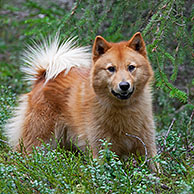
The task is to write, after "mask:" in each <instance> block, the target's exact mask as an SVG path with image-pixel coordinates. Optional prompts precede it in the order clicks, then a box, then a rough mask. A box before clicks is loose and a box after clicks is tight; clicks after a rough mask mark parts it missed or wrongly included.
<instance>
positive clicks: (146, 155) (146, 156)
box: [125, 133, 148, 168]
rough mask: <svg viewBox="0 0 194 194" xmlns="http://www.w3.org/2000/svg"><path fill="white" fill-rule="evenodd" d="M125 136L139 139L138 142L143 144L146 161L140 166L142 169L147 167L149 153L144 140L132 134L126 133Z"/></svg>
mask: <svg viewBox="0 0 194 194" xmlns="http://www.w3.org/2000/svg"><path fill="white" fill-rule="evenodd" d="M125 135H126V136H128V137H133V138H136V139H138V140H139V141H140V142H141V143H142V144H143V146H144V150H145V161H144V163H143V164H142V165H141V166H140V168H142V167H143V166H144V165H145V163H146V162H147V160H148V151H147V147H146V145H145V143H144V142H143V140H142V139H141V138H140V137H138V136H136V135H131V134H128V133H125Z"/></svg>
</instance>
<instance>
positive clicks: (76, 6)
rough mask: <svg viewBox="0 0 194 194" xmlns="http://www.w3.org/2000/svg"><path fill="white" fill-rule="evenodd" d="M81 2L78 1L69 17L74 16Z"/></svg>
mask: <svg viewBox="0 0 194 194" xmlns="http://www.w3.org/2000/svg"><path fill="white" fill-rule="evenodd" d="M80 2H81V0H79V2H78V3H77V4H76V5H75V6H74V7H73V9H72V12H71V16H72V15H74V13H75V11H76V9H77V8H78V5H79V4H80Z"/></svg>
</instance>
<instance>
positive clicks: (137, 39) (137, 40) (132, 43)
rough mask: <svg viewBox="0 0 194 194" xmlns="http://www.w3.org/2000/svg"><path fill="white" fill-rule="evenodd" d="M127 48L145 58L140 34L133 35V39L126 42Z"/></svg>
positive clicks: (144, 49)
mask: <svg viewBox="0 0 194 194" xmlns="http://www.w3.org/2000/svg"><path fill="white" fill-rule="evenodd" d="M128 46H129V47H130V48H132V49H133V50H135V51H137V52H138V53H140V54H141V55H143V56H144V57H147V52H146V46H145V42H144V40H143V38H142V35H141V33H140V32H137V33H135V34H134V35H133V37H132V38H131V39H130V40H129V41H128Z"/></svg>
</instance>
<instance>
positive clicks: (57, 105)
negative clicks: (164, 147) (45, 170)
mask: <svg viewBox="0 0 194 194" xmlns="http://www.w3.org/2000/svg"><path fill="white" fill-rule="evenodd" d="M46 47H49V45H46ZM55 47H59V48H58V50H57V49H55V50H56V51H55V52H56V53H57V52H59V50H60V48H61V47H60V46H59V45H55ZM70 47H71V46H70ZM71 49H74V47H73V48H71ZM31 50H33V52H34V53H35V55H32V56H31V58H30V59H31V61H30V63H31V64H30V65H31V66H33V65H34V64H33V63H34V62H33V60H34V59H35V58H36V56H37V55H38V54H37V53H38V52H40V50H41V49H40V48H39V49H37V50H35V51H34V49H31ZM43 50H44V48H42V50H41V52H40V53H39V55H40V56H39V57H40V58H41V53H43ZM67 50H68V49H67ZM60 52H61V50H60ZM65 52H67V51H64V52H62V53H63V55H64V56H62V58H61V59H60V60H59V62H57V65H58V63H61V61H63V57H64V58H65V59H66V60H68V59H69V58H68V57H67V55H65V54H64V53H65ZM81 52H83V56H86V57H85V61H86V63H90V60H91V59H89V58H88V56H89V55H88V51H85V50H84V49H81ZM48 53H49V52H48ZM28 54H29V52H28ZM44 54H45V53H44ZM49 55H50V54H49ZM56 56H58V55H57V54H56V55H55V57H53V59H55V58H57V57H56ZM76 56H78V57H77V58H76ZM46 57H47V54H45V55H44V58H46ZM71 57H72V59H71V60H70V59H69V61H68V63H70V62H71V61H73V60H77V61H76V63H75V64H77V63H79V59H80V58H82V53H79V55H76V54H75V57H74V53H73V52H72V53H71ZM75 58H76V59H75ZM86 58H87V59H86ZM27 61H29V60H28V59H27ZM35 62H37V61H35ZM73 62H74V61H73ZM73 62H72V63H73ZM83 62H84V61H83V60H82V63H83ZM64 63H65V62H64ZM59 65H60V64H59ZM130 65H131V68H132V70H129V69H128V68H129V66H130ZM47 66H49V65H45V66H44V67H43V66H41V64H39V65H38V66H36V68H35V72H36V73H34V82H33V86H32V90H31V92H30V93H28V94H25V98H24V101H25V102H23V105H24V106H25V107H23V108H22V110H21V111H18V112H17V113H16V114H17V116H16V118H15V120H13V119H12V120H10V122H9V124H8V125H7V126H6V128H7V129H6V130H7V131H8V132H7V134H8V137H9V139H10V142H11V145H12V146H13V147H14V149H18V148H19V142H20V140H21V139H22V141H23V144H24V146H25V148H26V150H27V151H30V150H31V149H32V146H39V145H40V144H41V142H40V141H39V140H38V139H39V138H40V139H42V140H43V141H45V142H49V141H50V139H54V138H57V139H58V140H59V139H60V140H61V144H62V145H63V146H65V147H68V145H69V144H70V141H71V140H72V141H73V142H76V144H77V145H78V146H79V147H80V148H81V149H83V150H84V149H85V146H86V141H88V142H89V144H90V145H91V147H92V150H93V154H94V157H97V155H98V149H99V147H100V142H99V139H104V138H106V139H108V140H109V141H110V142H111V143H112V150H113V151H115V152H116V154H117V155H119V156H120V157H123V156H127V155H128V154H129V153H136V152H137V151H138V152H140V154H144V152H145V150H144V146H143V145H142V143H141V142H140V141H139V140H138V139H136V138H133V137H128V136H126V133H128V134H132V135H135V136H138V137H139V138H141V139H142V141H143V142H144V143H145V145H146V148H147V150H148V156H149V157H153V156H155V155H156V145H155V130H154V121H153V115H152V96H151V89H150V81H151V80H152V77H153V71H152V68H151V65H150V64H149V61H148V59H147V54H146V48H145V43H144V41H143V39H142V36H141V34H140V33H139V32H138V33H136V34H135V35H134V36H133V37H132V38H131V39H130V40H129V41H124V42H120V43H110V42H107V41H106V40H105V39H104V38H102V37H101V36H97V37H96V39H95V42H94V45H93V50H92V60H91V65H90V66H89V67H84V66H83V65H81V66H78V65H72V66H68V68H69V71H68V72H66V68H67V67H65V68H63V67H62V68H61V67H60V68H59V69H61V70H60V71H58V72H57V73H55V74H54V76H50V77H51V78H50V79H48V76H47V73H48V70H47V69H48V68H50V69H49V73H50V74H49V75H51V74H52V71H56V70H54V68H55V66H54V65H53V64H52V67H47ZM112 67H113V68H114V69H113V68H112ZM30 68H32V67H30ZM133 68H134V69H133ZM46 77H47V80H46ZM45 80H46V81H45ZM121 82H125V83H126V82H128V83H129V84H130V87H129V89H128V91H126V92H123V91H121V89H120V86H119V83H121ZM125 83H124V84H125ZM127 92H128V93H130V95H131V96H130V97H126V95H127V94H126V93H127ZM122 98H124V99H122ZM18 115H19V116H18ZM17 119H22V120H20V121H17ZM17 123H19V125H18V124H17ZM14 125H15V128H14V127H13V126H14ZM13 128H14V129H13ZM53 134H54V137H53ZM14 136H16V137H17V138H16V139H14ZM13 139H14V140H13ZM152 168H153V169H154V167H153V166H152Z"/></svg>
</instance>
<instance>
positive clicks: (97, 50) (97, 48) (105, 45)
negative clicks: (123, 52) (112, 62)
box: [92, 36, 111, 61]
mask: <svg viewBox="0 0 194 194" xmlns="http://www.w3.org/2000/svg"><path fill="white" fill-rule="evenodd" d="M110 47H111V45H110V43H109V42H108V41H106V40H105V39H104V38H103V37H102V36H96V38H95V41H94V45H93V49H92V55H93V60H94V61H96V60H97V59H98V58H99V57H100V56H101V55H103V54H104V53H105V52H106V51H107V50H108V49H109V48H110Z"/></svg>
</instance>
